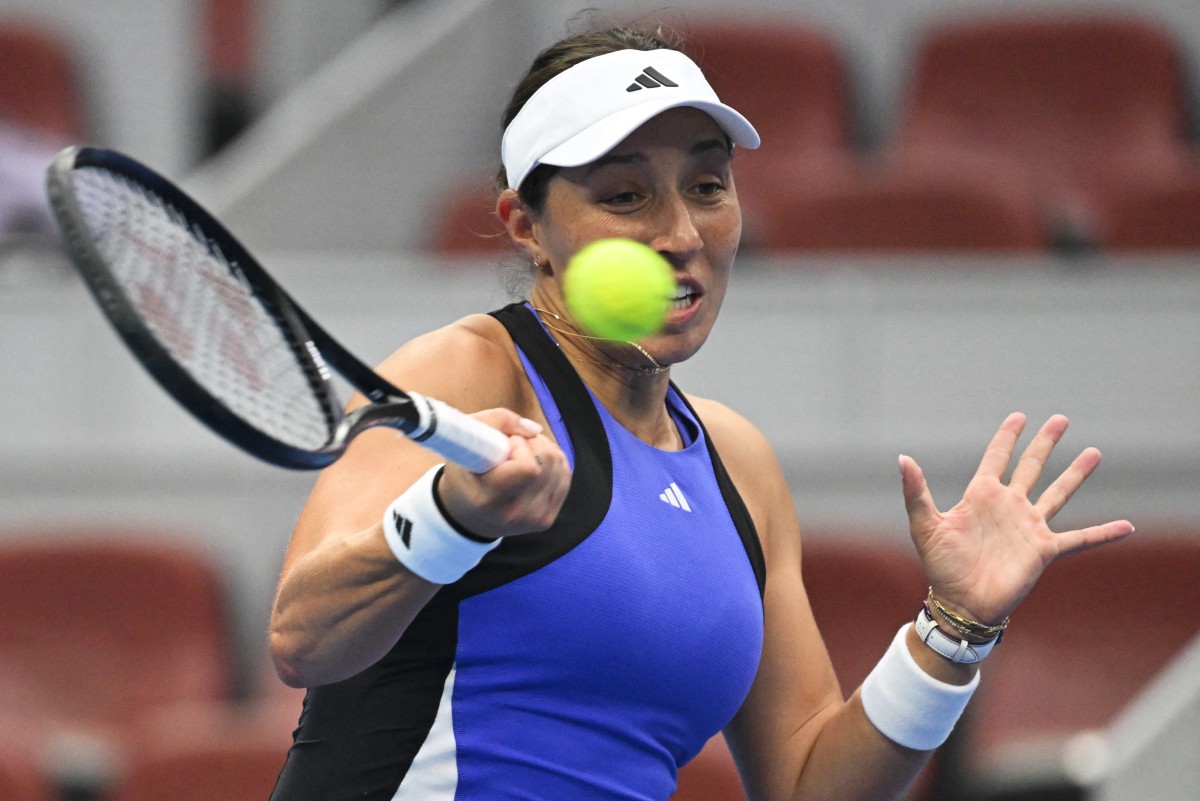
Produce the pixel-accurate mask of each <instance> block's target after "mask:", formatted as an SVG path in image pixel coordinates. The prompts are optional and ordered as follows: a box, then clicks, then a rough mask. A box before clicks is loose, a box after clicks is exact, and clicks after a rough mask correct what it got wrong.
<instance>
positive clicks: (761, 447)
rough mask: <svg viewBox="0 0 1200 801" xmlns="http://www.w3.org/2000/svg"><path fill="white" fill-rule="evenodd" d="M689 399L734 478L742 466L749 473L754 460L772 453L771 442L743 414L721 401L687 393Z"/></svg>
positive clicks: (752, 467)
mask: <svg viewBox="0 0 1200 801" xmlns="http://www.w3.org/2000/svg"><path fill="white" fill-rule="evenodd" d="M688 402H689V403H691V404H692V408H694V409H695V410H696V414H698V415H699V416H700V420H701V421H702V422H703V423H704V427H705V429H707V430H708V433H709V436H711V437H712V441H713V445H715V446H716V448H717V451H718V452H719V453H720V454H721V460H722V461H723V462H724V463H725V468H726V469H727V470H729V471H730V475H731V476H732V477H733V478H734V480H735V481H736V480H737V478H738V473H741V472H742V470H743V469H745V470H746V471H747V472H752V471H753V469H754V465H755V463H758V462H761V461H762V459H763V458H764V457H768V456H769V457H771V459H772V461H773V460H774V457H773V456H772V450H771V444H770V443H769V442H768V441H767V438H766V437H765V436H763V433H762V432H761V431H759V430H758V428H757V427H755V425H754V424H753V423H751V422H750V421H749V420H747V419H746V418H745V417H744V416H742V415H741V414H739V413H738V412H736V411H734V410H733V409H731V408H729V407H728V406H726V405H725V404H723V403H721V402H720V401H715V400H711V399H709V398H698V397H696V396H694V395H689V396H688Z"/></svg>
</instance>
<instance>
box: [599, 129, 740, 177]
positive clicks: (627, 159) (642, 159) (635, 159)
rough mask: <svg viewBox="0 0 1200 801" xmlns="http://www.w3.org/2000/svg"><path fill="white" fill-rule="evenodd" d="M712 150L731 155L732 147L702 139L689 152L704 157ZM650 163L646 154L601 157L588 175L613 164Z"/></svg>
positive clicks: (723, 140)
mask: <svg viewBox="0 0 1200 801" xmlns="http://www.w3.org/2000/svg"><path fill="white" fill-rule="evenodd" d="M710 150H719V151H721V152H722V153H725V154H727V155H728V154H729V153H730V150H731V148H730V145H729V141H728V140H727V139H717V138H713V139H701V140H700V141H699V142H697V143H696V144H694V145H692V147H691V148H690V149H689V150H688V154H689V155H692V156H699V155H703V154H704V153H707V152H709V151H710ZM648 161H649V158H647V156H646V154H645V153H640V152H634V153H617V154H612V155H607V156H601V157H600V158H598V159H596V160H595V161H593V162H592V163H591V164H589V165H588V168H587V174H588V175H591V174H592V173H594V172H596V171H597V170H601V169H603V168H605V167H607V166H609V165H611V164H645V163H646V162H648Z"/></svg>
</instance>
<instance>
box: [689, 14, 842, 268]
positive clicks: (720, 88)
mask: <svg viewBox="0 0 1200 801" xmlns="http://www.w3.org/2000/svg"><path fill="white" fill-rule="evenodd" d="M684 30H685V33H686V34H687V37H688V42H687V44H686V49H687V50H688V52H689V54H690V55H691V56H692V57H693V58H694V59H695V60H696V62H697V63H698V64H700V66H701V68H702V69H703V70H704V72H705V74H706V75H707V76H708V79H709V81H710V83H711V84H712V86H713V88H714V89H715V90H716V92H717V94H718V95H719V96H720V97H721V99H722V100H723V101H725V102H726V103H728V104H730V105H731V106H733V107H734V108H736V109H737V110H738V111H740V112H741V113H742V114H744V115H745V116H746V117H747V118H748V119H749V120H750V121H751V122H752V123H753V124H754V126H755V128H757V129H758V132H759V134H760V135H761V136H762V146H761V147H760V148H759V149H758V150H755V151H752V152H746V153H740V152H739V153H738V154H737V155H736V160H735V170H734V172H735V178H736V183H737V186H738V195H739V199H740V200H741V204H742V210H743V213H744V216H745V218H746V222H745V225H746V232H747V233H746V241H747V243H748V244H753V243H754V236H753V234H754V231H755V230H756V229H757V227H758V220H759V219H760V217H762V216H763V215H764V214H765V213H767V212H768V211H769V210H768V209H767V208H766V205H767V203H768V200H767V198H766V195H765V194H764V193H765V191H766V189H768V188H769V187H771V186H773V185H774V184H775V183H776V182H777V181H778V180H779V179H780V178H781V172H782V171H783V170H784V169H785V168H784V167H783V166H782V165H784V164H785V163H786V162H788V161H789V160H791V159H793V158H795V157H796V156H798V155H802V154H813V153H827V152H834V153H843V152H848V151H850V150H852V149H853V148H854V132H853V127H854V112H853V108H854V99H853V96H852V90H853V85H852V81H851V78H850V74H849V69H848V65H847V63H846V57H845V54H844V53H843V52H842V50H841V48H840V47H839V46H838V44H837V41H836V40H835V39H834V38H833V37H832V36H831V35H830V34H828V33H827V32H826V31H825V30H824V29H822V28H820V27H818V26H817V25H816V24H814V23H810V22H808V21H806V20H804V19H803V18H800V17H796V16H792V15H778V16H775V17H764V16H762V15H755V16H754V18H753V19H749V18H747V17H745V16H742V17H732V16H696V17H692V18H689V21H688V23H687V24H686V26H685V28H684Z"/></svg>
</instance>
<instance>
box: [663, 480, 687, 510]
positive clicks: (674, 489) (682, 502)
mask: <svg viewBox="0 0 1200 801" xmlns="http://www.w3.org/2000/svg"><path fill="white" fill-rule="evenodd" d="M658 499H659V500H660V501H662V502H663V503H669V504H671V505H672V506H674V507H675V508H676V509H682V510H683V511H685V512H690V511H692V507H690V506H688V502H687V498H685V497H684V496H683V490H681V489H680V488H679V485H678V484H676V483H675V482H674V481H672V482H671V486H669V487H667V488H666V489H665V490H663V491H662V492H660V493H659V494H658Z"/></svg>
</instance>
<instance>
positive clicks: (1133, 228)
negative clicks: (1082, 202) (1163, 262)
mask: <svg viewBox="0 0 1200 801" xmlns="http://www.w3.org/2000/svg"><path fill="white" fill-rule="evenodd" d="M1099 206H1100V209H1101V210H1100V212H1099V219H1100V223H1099V225H1098V237H1097V238H1098V244H1099V245H1100V247H1101V248H1103V249H1105V250H1109V251H1143V252H1149V251H1154V252H1164V251H1196V250H1200V166H1197V167H1195V168H1193V169H1190V170H1179V171H1173V172H1172V173H1170V174H1169V175H1161V176H1158V177H1157V178H1151V177H1149V176H1146V177H1143V178H1141V179H1131V180H1129V181H1128V182H1126V183H1124V184H1122V185H1114V186H1112V187H1110V189H1109V191H1108V192H1107V193H1106V194H1105V197H1104V198H1103V200H1102V201H1100V203H1099Z"/></svg>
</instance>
